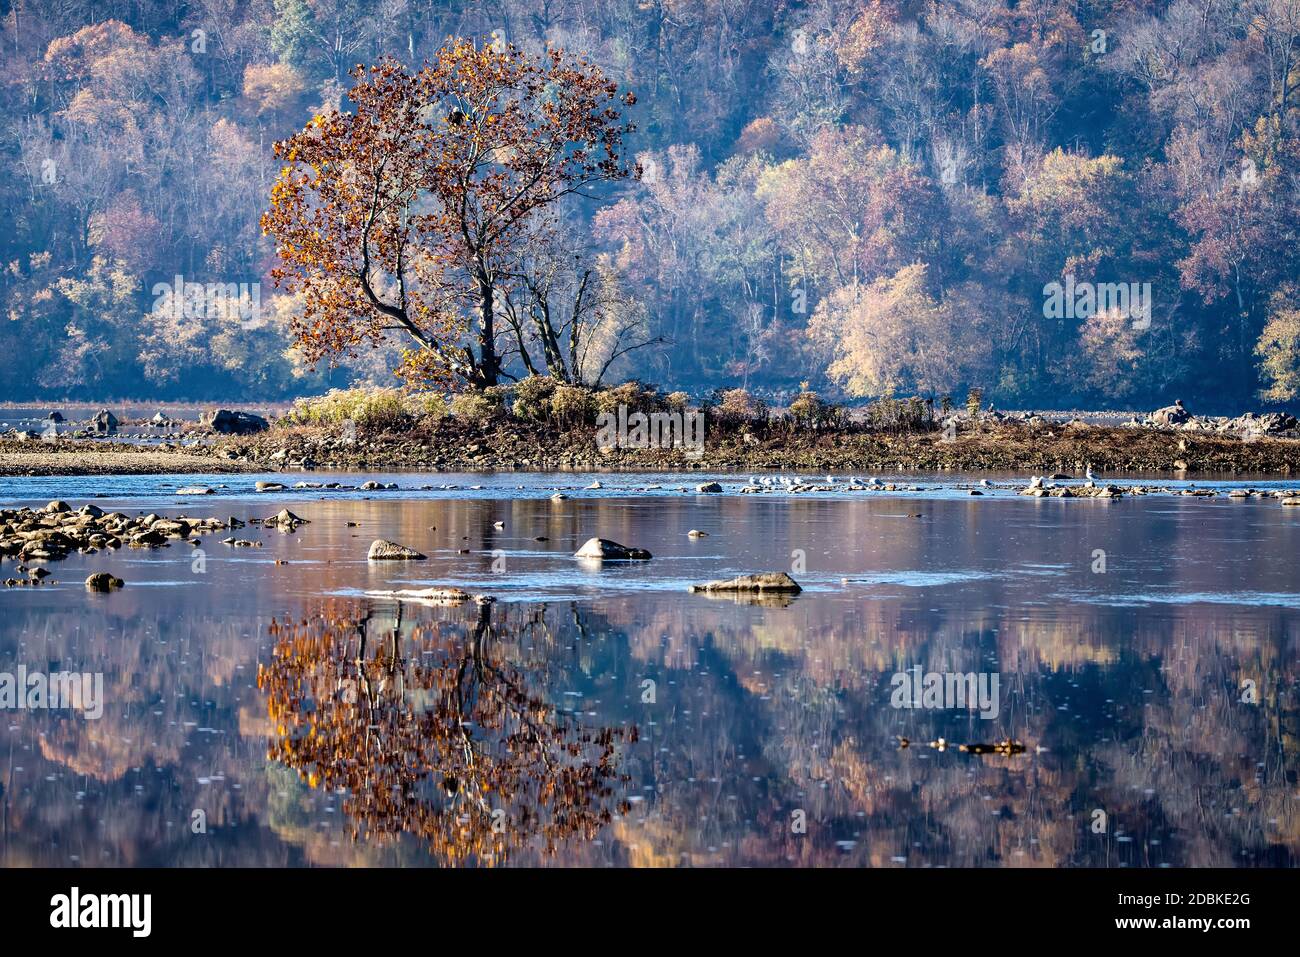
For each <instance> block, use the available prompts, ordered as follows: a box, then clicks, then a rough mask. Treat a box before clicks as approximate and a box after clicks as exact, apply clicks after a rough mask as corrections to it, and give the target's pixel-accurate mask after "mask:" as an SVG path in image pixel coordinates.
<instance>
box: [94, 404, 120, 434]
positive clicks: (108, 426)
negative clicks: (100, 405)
mask: <svg viewBox="0 0 1300 957" xmlns="http://www.w3.org/2000/svg"><path fill="white" fill-rule="evenodd" d="M117 426H118V422H117V416H115V415H114V414H113V413H112V412H109V411H108V409H100V410H99V411H98V412H96V413H95V417H94V418H93V419H91V420H90V430H91V431H92V432H94V433H96V434H98V435H113V434H114V433H116V432H117Z"/></svg>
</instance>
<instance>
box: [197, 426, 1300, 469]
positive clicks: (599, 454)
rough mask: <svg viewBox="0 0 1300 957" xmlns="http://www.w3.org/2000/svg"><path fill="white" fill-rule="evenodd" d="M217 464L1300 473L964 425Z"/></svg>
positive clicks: (1256, 461) (1226, 445) (336, 439)
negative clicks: (694, 442) (689, 442)
mask: <svg viewBox="0 0 1300 957" xmlns="http://www.w3.org/2000/svg"><path fill="white" fill-rule="evenodd" d="M215 451H216V452H217V454H220V455H225V456H230V457H231V461H233V462H235V463H239V464H241V465H247V466H251V467H255V468H257V469H258V470H263V471H270V470H285V469H295V468H304V467H305V468H307V469H314V468H336V469H348V470H353V471H367V470H369V471H379V470H402V469H427V470H433V471H481V470H491V471H511V470H526V471H570V470H571V471H601V470H611V471H625V470H634V471H681V470H700V471H714V472H717V471H722V472H753V471H762V470H782V469H785V470H804V471H815V472H832V471H861V472H870V471H873V470H895V469H898V470H903V469H908V470H924V471H942V470H953V471H968V472H983V471H1020V470H1023V471H1032V472H1049V473H1050V472H1052V471H1062V472H1071V473H1079V474H1082V472H1083V471H1084V470H1085V468H1086V467H1087V466H1089V465H1091V466H1092V468H1093V469H1094V470H1095V471H1097V472H1098V473H1102V472H1125V473H1130V474H1132V473H1148V474H1153V475H1176V474H1181V473H1186V474H1195V473H1204V474H1243V475H1249V474H1260V475H1279V476H1287V475H1291V474H1295V473H1296V472H1300V440H1295V439H1274V438H1255V439H1252V440H1250V441H1243V440H1242V439H1240V438H1238V437H1236V436H1224V435H1210V434H1203V433H1186V432H1178V431H1164V430H1157V429H1149V428H1128V427H1109V426H1094V425H1085V424H1072V425H1066V426H1050V427H1049V426H1035V425H1028V424H1024V423H1020V422H998V423H989V424H980V425H978V426H969V425H963V427H962V428H960V429H959V430H957V432H956V434H955V435H954V434H952V433H945V432H943V431H926V432H912V433H904V434H897V435H896V434H889V433H880V432H868V431H861V430H854V429H842V430H786V429H781V430H772V431H770V432H763V431H759V430H735V431H733V432H730V433H724V434H722V435H717V436H715V435H709V436H708V437H707V438H706V440H705V441H704V442H703V444H702V449H701V450H700V451H699V452H698V453H696V452H694V451H693V450H689V449H686V448H680V447H679V448H668V449H664V448H650V449H635V448H614V449H609V450H601V449H599V448H598V447H597V445H596V430H595V429H579V430H573V431H569V432H553V431H547V430H545V429H543V428H532V429H528V428H522V427H519V426H517V425H514V424H510V423H506V424H494V423H487V424H474V423H463V422H457V421H455V420H444V421H443V422H441V423H439V424H438V425H437V426H436V427H434V428H428V429H416V430H412V431H409V432H401V433H390V432H380V433H377V434H372V435H364V436H360V437H355V438H354V437H351V436H348V435H343V434H340V431H339V430H338V429H334V428H330V427H321V426H316V427H293V428H276V429H272V430H270V431H268V432H263V433H259V434H257V435H253V436H240V437H229V438H223V439H221V440H219V441H218V443H217V445H216V446H215Z"/></svg>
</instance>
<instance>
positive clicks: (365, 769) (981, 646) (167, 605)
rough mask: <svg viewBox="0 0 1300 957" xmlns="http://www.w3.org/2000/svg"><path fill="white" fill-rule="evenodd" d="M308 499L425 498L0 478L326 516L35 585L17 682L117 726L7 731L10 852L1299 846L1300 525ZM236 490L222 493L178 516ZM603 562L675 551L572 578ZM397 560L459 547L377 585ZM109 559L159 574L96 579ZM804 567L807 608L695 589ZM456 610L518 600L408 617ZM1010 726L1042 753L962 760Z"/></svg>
mask: <svg viewBox="0 0 1300 957" xmlns="http://www.w3.org/2000/svg"><path fill="white" fill-rule="evenodd" d="M304 477H305V478H307V479H310V480H313V481H331V480H338V481H344V482H352V483H356V482H359V481H362V480H364V479H366V478H376V479H378V480H380V481H395V482H397V483H398V484H399V485H401V486H402V489H401V490H400V491H396V492H393V491H388V492H365V493H363V492H360V491H341V492H340V491H330V492H322V491H316V490H310V489H305V490H291V491H289V492H286V493H282V494H275V495H268V494H260V495H259V494H256V493H254V492H253V486H252V483H253V481H254V480H255V479H256V478H259V476H209V477H206V478H205V477H193V476H183V477H174V476H173V477H156V476H155V477H147V478H141V477H114V478H90V479H87V478H66V479H64V478H31V479H3V480H0V504H2V505H4V506H12V505H14V504H35V505H40V504H44V502H45V501H47V500H49V499H50V498H54V497H60V498H64V499H67V500H68V501H70V502H71V503H72V505H73V506H74V507H76V506H80V505H81V504H83V502H85V501H87V500H90V499H91V498H92V497H95V501H96V503H97V504H99V505H100V506H101V507H103V508H104V509H105V510H111V509H120V510H122V511H127V512H130V513H135V512H145V511H156V512H159V513H165V514H189V515H217V516H220V517H222V518H225V517H226V516H231V515H233V516H237V517H239V518H242V519H247V518H250V517H264V516H268V515H271V514H273V513H274V512H275V511H277V510H279V509H280V508H282V507H286V506H287V507H288V508H290V509H291V510H292V511H294V512H295V513H297V514H298V515H300V516H302V517H303V518H305V519H308V520H309V521H310V524H306V525H303V526H301V527H300V528H298V529H297V530H296V531H294V532H292V533H281V532H278V531H272V530H270V529H266V530H263V529H261V528H260V527H257V526H251V525H250V526H249V527H248V528H245V529H240V530H238V531H237V532H236V533H235V534H237V535H239V536H241V537H245V538H251V539H254V540H257V541H260V542H261V543H262V546H263V547H261V548H239V549H236V548H232V547H230V546H226V545H222V544H220V539H222V538H224V537H226V535H227V533H219V534H216V535H209V536H205V538H204V540H203V545H202V551H201V553H198V552H196V551H195V550H194V549H192V548H191V547H190V546H188V545H186V544H184V543H174V544H172V545H171V546H170V547H167V548H160V549H157V550H154V551H143V550H131V549H122V550H121V551H119V552H116V553H105V554H99V555H90V556H85V555H74V556H72V557H71V558H69V559H67V560H65V561H63V562H56V563H53V564H52V565H51V566H50V568H51V570H52V571H53V573H54V576H53V577H54V579H56V580H57V581H58V582H59V583H58V584H52V585H46V586H43V587H40V588H32V589H6V590H3V591H0V612H3V614H0V671H3V672H16V670H17V669H18V667H19V666H26V667H27V669H28V670H29V671H58V670H65V669H66V670H72V671H80V672H102V673H103V675H104V698H105V707H104V713H103V716H102V717H101V718H99V719H98V720H87V719H86V718H85V717H83V716H82V715H80V714H76V713H69V712H57V711H26V710H10V711H6V712H4V713H3V714H0V728H3V735H2V736H0V801H2V807H0V815H2V819H0V863H2V864H4V865H5V866H17V865H28V864H46V865H76V864H85V865H114V866H117V865H183V866H226V865H290V866H293V865H304V866H305V865H396V864H401V865H410V866H418V865H448V864H455V865H461V864H483V863H492V864H538V863H544V864H560V865H597V866H604V865H670V866H681V865H696V866H705V865H718V864H729V865H838V866H868V865H870V866H893V867H902V866H910V867H938V866H1108V867H1121V866H1130V867H1132V866H1139V867H1155V866H1191V865H1194V866H1207V865H1219V866H1258V865H1263V864H1268V865H1292V864H1294V863H1295V862H1296V861H1297V859H1300V814H1297V801H1298V798H1300V782H1298V781H1297V770H1300V741H1298V740H1297V737H1298V735H1300V700H1298V698H1297V691H1298V687H1297V678H1298V677H1300V668H1298V667H1297V645H1298V639H1300V571H1297V568H1296V565H1295V561H1294V557H1295V555H1296V552H1297V547H1298V546H1300V509H1284V508H1282V507H1280V506H1278V505H1277V504H1276V503H1275V502H1273V501H1268V502H1261V501H1257V500H1251V501H1248V502H1229V501H1227V500H1226V499H1224V498H1219V499H1199V498H1192V497H1172V496H1152V497H1145V498H1136V499H1124V500H1120V501H1115V502H1106V501H1093V500H1083V499H1070V500H1059V499H1028V498H1024V497H1019V496H1016V495H1015V494H1014V492H1013V491H1012V490H1011V489H1010V488H1009V487H1008V488H1006V489H995V490H993V491H992V492H990V493H989V494H986V495H985V496H983V497H980V498H974V497H971V496H970V495H969V494H968V492H967V489H968V488H969V484H968V483H969V482H970V481H973V480H974V479H972V478H969V477H967V478H961V479H954V478H953V477H952V476H948V477H946V478H945V479H944V480H943V481H942V482H940V481H938V480H936V479H934V478H933V477H920V478H909V479H908V481H909V482H913V481H915V482H916V484H917V485H918V486H919V487H920V488H921V490H920V491H916V492H904V493H899V494H891V493H883V492H873V493H863V492H857V493H851V492H839V493H818V494H806V495H800V496H791V495H780V494H768V495H761V496H755V495H739V494H735V492H736V490H737V489H738V487H739V482H738V481H737V480H736V479H735V478H732V479H731V480H729V481H727V482H726V483H725V484H726V486H727V491H726V493H724V494H722V495H697V494H695V493H694V490H693V488H694V484H696V483H698V482H700V481H703V480H705V478H706V476H702V475H691V476H647V475H618V476H609V475H602V476H599V479H600V481H601V483H602V485H603V486H604V487H603V488H601V489H599V490H584V489H583V486H585V485H586V484H588V483H589V482H590V481H591V480H592V479H593V478H596V476H575V475H498V476H489V475H411V474H406V475H391V476H381V475H376V476H340V475H329V476H323V473H321V474H313V475H307V476H304ZM276 478H277V479H278V480H280V481H290V482H291V481H293V480H295V479H296V478H297V477H296V476H294V477H291V478H290V479H285V478H284V477H283V476H278V477H276ZM745 478H748V476H745ZM976 478H977V477H976ZM205 483H206V484H210V485H212V486H214V487H216V486H218V485H222V484H224V486H225V487H223V488H219V489H218V490H217V491H218V494H216V495H213V496H205V497H199V498H193V499H177V498H176V496H175V494H174V490H175V488H177V487H178V486H183V485H192V484H205ZM1243 484H1245V483H1243ZM476 485H477V486H482V487H480V488H473V487H472V486H476ZM424 486H429V487H428V488H425V487H424ZM444 486H455V487H453V488H444ZM519 486H523V487H522V488H520V487H519ZM652 486H658V487H657V488H655V487H652ZM1268 486H1269V483H1254V487H1257V488H1259V487H1268ZM557 488H562V489H564V490H565V494H567V495H569V496H570V497H569V498H568V499H567V500H564V501H552V500H551V498H550V496H551V495H552V494H553V493H554V491H555V490H556V489H557ZM683 489H684V490H685V491H683ZM349 522H353V523H356V524H355V525H349V524H348V523H349ZM497 522H500V523H502V525H503V527H502V528H499V529H498V528H496V527H495V523H497ZM690 529H699V530H702V531H705V532H707V533H709V534H708V537H704V538H689V537H688V536H687V532H688V531H689V530H690ZM595 535H599V536H601V537H605V538H612V539H615V540H617V541H619V542H622V543H624V544H629V545H636V546H639V547H642V548H647V549H649V550H650V551H651V552H652V553H653V554H654V558H653V560H651V561H649V562H638V563H606V564H604V565H603V566H601V565H599V564H595V565H593V564H590V563H584V562H580V561H578V560H576V559H574V558H573V557H572V554H573V552H574V551H575V549H576V548H577V547H578V546H579V545H581V543H582V542H583V541H585V540H586V539H587V538H589V537H591V536H595ZM542 536H544V537H545V538H546V539H547V540H546V541H536V540H535V539H536V538H538V537H542ZM375 538H391V539H394V540H397V541H399V542H402V543H404V544H408V545H411V546H414V547H416V548H418V549H420V550H421V551H423V552H425V553H426V554H427V555H428V556H429V560H428V561H426V562H416V563H369V562H367V561H366V557H365V556H366V549H367V547H368V545H369V543H370V541H371V540H373V539H375ZM1103 552H1104V571H1095V570H1094V569H1095V568H1099V567H1101V566H1100V564H1099V559H1101V558H1102V557H1103V556H1102V554H1101V553H1103ZM99 570H105V571H111V572H113V573H114V574H116V575H118V576H119V577H121V578H123V579H125V580H126V582H127V585H126V587H125V588H124V589H123V590H121V591H120V592H115V593H112V594H109V595H100V594H92V593H89V592H87V591H86V589H85V588H84V587H83V586H82V584H81V583H82V581H83V580H84V578H85V577H86V575H87V574H89V573H90V572H93V571H99ZM767 570H784V571H791V572H792V574H793V575H794V577H795V578H797V579H798V580H799V581H800V583H801V584H803V586H804V588H805V591H804V592H803V594H801V595H799V596H798V597H797V598H794V599H793V600H790V601H787V602H785V603H768V604H750V603H744V602H736V601H733V600H729V599H712V598H707V597H704V596H702V595H696V594H690V593H688V592H687V590H686V589H687V586H688V585H689V584H690V583H692V582H699V581H704V580H708V579H712V578H720V577H727V576H730V575H734V574H738V573H743V572H752V571H767ZM13 574H15V573H14V571H13V562H12V561H6V562H5V563H4V566H3V568H0V577H9V576H10V575H13ZM441 585H456V586H459V587H461V588H464V589H466V590H468V591H470V592H472V593H485V594H490V595H492V596H494V597H495V598H496V599H497V601H496V602H495V603H493V604H474V603H465V604H462V605H459V606H440V605H437V604H434V603H432V602H427V601H418V600H406V599H403V598H401V597H399V596H396V595H394V594H393V593H394V592H398V591H402V590H417V589H423V588H428V587H432V586H441ZM917 666H919V667H920V668H921V669H922V670H923V671H924V672H932V671H933V672H950V671H952V672H975V673H983V674H985V675H989V676H993V675H996V676H997V678H998V682H999V684H998V687H999V694H998V708H997V715H996V717H994V718H991V719H984V718H981V717H980V716H979V715H978V714H977V713H975V712H972V711H970V710H968V709H966V708H946V709H943V708H934V709H906V708H896V707H893V706H892V704H891V693H892V691H893V688H892V686H891V679H892V678H893V676H894V675H895V674H896V673H898V672H900V671H904V670H906V669H911V668H915V667H917ZM259 678H260V680H259ZM900 736H901V737H905V738H907V739H908V740H909V741H910V742H911V744H910V746H909V747H906V748H900V746H899V738H900ZM940 737H942V738H944V739H945V741H946V742H948V743H949V745H948V747H947V748H946V749H944V750H939V749H937V748H931V747H929V746H928V742H930V741H932V740H936V739H938V738H940ZM1005 739H1012V740H1015V741H1017V742H1020V743H1022V744H1023V745H1024V748H1025V750H1024V752H1023V753H1018V754H1014V755H1010V756H1007V755H1002V754H972V753H963V752H962V751H960V750H958V747H957V746H958V745H959V744H979V743H988V744H992V743H995V742H999V741H1003V740H1005ZM196 830H197V831H199V833H196Z"/></svg>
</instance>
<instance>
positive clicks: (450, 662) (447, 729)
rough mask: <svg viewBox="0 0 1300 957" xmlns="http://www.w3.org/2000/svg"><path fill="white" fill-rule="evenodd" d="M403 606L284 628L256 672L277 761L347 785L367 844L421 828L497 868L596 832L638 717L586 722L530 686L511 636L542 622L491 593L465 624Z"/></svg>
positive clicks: (534, 630) (433, 841)
mask: <svg viewBox="0 0 1300 957" xmlns="http://www.w3.org/2000/svg"><path fill="white" fill-rule="evenodd" d="M400 607H401V606H400V605H399V606H398V609H399V611H398V614H397V615H396V617H395V620H392V621H391V622H385V621H384V620H383V619H382V618H377V617H376V616H375V615H374V614H367V615H366V617H364V618H359V619H346V618H315V619H310V620H306V621H302V622H299V623H295V624H284V625H282V624H278V623H276V624H273V625H272V626H271V629H270V632H271V635H272V636H273V637H274V639H275V648H274V650H273V652H272V657H271V661H270V663H269V664H267V665H264V666H263V667H261V668H260V669H259V671H258V680H257V684H258V687H259V688H260V689H262V690H263V691H264V692H265V693H266V694H267V697H268V705H267V713H268V715H269V717H270V720H271V723H272V724H273V725H274V726H275V737H274V740H273V742H272V744H271V747H270V750H269V753H268V759H269V760H272V761H279V762H282V763H283V764H285V765H286V766H288V767H290V768H293V769H294V770H296V771H298V773H299V775H300V776H301V778H302V779H303V780H305V781H306V782H307V783H308V784H309V785H310V786H311V787H313V788H317V787H319V788H322V789H326V790H336V791H338V792H339V793H340V794H342V795H345V796H344V798H343V811H344V813H345V814H346V815H347V816H348V817H349V818H351V819H352V820H353V822H354V827H353V831H352V836H353V839H354V840H362V841H366V840H370V839H372V838H384V837H391V836H393V835H396V834H411V835H414V836H416V837H418V838H419V839H421V840H422V841H424V842H425V843H426V844H427V845H428V847H429V850H430V851H431V853H432V854H433V855H434V856H435V857H436V858H437V859H439V860H440V861H445V862H447V863H451V864H455V863H460V862H465V863H474V864H497V863H501V862H503V861H505V860H506V858H507V857H508V855H509V853H510V852H511V851H512V850H513V849H516V848H518V847H520V846H527V845H533V846H535V847H537V848H539V849H540V850H541V852H542V853H544V854H546V855H548V856H549V855H554V854H555V853H556V849H557V847H558V846H560V845H562V844H564V843H565V842H566V841H568V840H569V839H570V838H574V837H577V838H586V839H588V840H590V839H591V838H593V837H595V835H596V834H597V833H598V832H599V831H600V830H601V828H602V827H603V826H604V825H605V824H608V823H609V821H610V819H611V812H610V808H609V805H610V804H611V803H612V797H613V794H614V785H615V784H616V783H620V782H619V781H618V776H617V774H616V770H615V769H616V767H617V764H618V750H619V749H620V747H621V746H622V745H623V743H624V741H625V740H626V741H628V742H635V741H636V737H637V733H636V728H635V726H632V727H631V728H630V729H627V728H623V727H617V728H610V727H601V728H592V727H584V726H583V725H582V724H581V723H580V722H579V720H578V719H577V718H575V717H574V716H572V715H566V714H564V713H563V712H561V711H560V710H559V709H558V708H557V707H555V706H553V705H552V704H550V703H549V702H547V701H546V700H544V699H543V698H541V697H539V696H538V695H537V694H536V693H535V692H534V691H533V690H532V688H531V687H530V675H529V674H528V669H527V667H521V666H518V665H516V664H514V663H512V662H511V661H509V660H508V659H507V657H506V654H507V651H508V649H507V647H505V646H507V645H508V646H509V650H513V651H514V652H515V653H519V652H520V651H521V649H522V648H524V647H526V648H529V649H530V650H531V654H530V657H535V656H536V654H537V652H538V650H539V649H541V650H545V647H546V644H547V642H546V641H545V635H544V634H541V633H540V632H542V631H544V629H543V628H541V627H539V626H541V624H542V621H541V619H534V620H532V621H530V622H526V623H524V624H523V625H522V626H521V627H516V628H512V629H510V630H509V631H508V632H507V633H506V634H505V635H504V636H503V635H501V634H499V633H498V629H496V628H495V627H494V626H493V623H492V610H493V607H494V606H493V604H492V603H488V602H484V603H480V604H478V605H477V606H476V611H474V612H472V613H470V615H469V617H470V618H471V619H472V620H471V621H469V622H467V623H465V622H460V621H453V622H445V621H425V622H417V623H414V624H411V625H409V626H408V625H407V624H406V623H404V622H403V620H402V616H401V614H400ZM542 669H545V663H544V662H543V663H541V664H540V665H539V670H542ZM623 781H624V782H625V781H626V777H624V778H623ZM619 809H620V810H621V811H623V812H626V811H627V810H628V809H629V805H628V804H627V802H626V801H624V802H622V804H621V806H620V808H619Z"/></svg>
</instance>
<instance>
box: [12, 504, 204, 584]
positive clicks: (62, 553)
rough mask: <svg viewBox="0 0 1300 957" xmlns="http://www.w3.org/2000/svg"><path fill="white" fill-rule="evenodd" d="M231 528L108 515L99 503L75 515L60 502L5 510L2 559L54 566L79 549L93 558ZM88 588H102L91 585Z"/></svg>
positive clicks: (198, 521)
mask: <svg viewBox="0 0 1300 957" xmlns="http://www.w3.org/2000/svg"><path fill="white" fill-rule="evenodd" d="M227 527H228V525H227V523H225V522H223V521H221V520H220V519H217V518H188V517H185V516H177V517H173V518H169V517H166V516H162V515H155V514H152V513H151V514H149V515H137V516H134V517H132V516H129V515H124V514H123V513H121V512H105V511H104V510H103V509H101V508H99V506H97V505H83V506H82V507H81V508H79V509H77V510H75V511H74V510H73V509H72V507H71V506H70V505H69V504H68V503H67V502H63V501H57V500H56V501H53V502H50V503H49V504H48V505H46V506H45V507H44V508H42V509H31V508H18V509H12V508H6V509H0V555H3V556H5V557H12V558H17V559H18V561H19V562H51V561H59V560H60V559H63V558H66V557H67V556H68V555H69V554H70V553H71V552H74V551H75V552H80V553H82V554H85V555H94V554H96V553H97V552H100V551H103V550H104V549H117V548H122V547H123V546H126V547H128V548H158V547H161V546H166V545H168V544H170V542H171V541H172V540H173V539H175V540H179V541H185V542H188V543H189V544H192V545H197V544H199V538H198V536H199V535H203V534H206V533H208V532H214V531H217V530H219V529H224V528H227ZM104 574H106V573H104ZM91 577H92V578H94V577H95V576H94V575H92V576H91ZM110 577H111V576H110ZM35 580H39V578H37V579H35ZM6 584H8V582H6ZM87 585H88V586H90V587H98V586H96V585H91V583H90V582H89V581H87Z"/></svg>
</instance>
